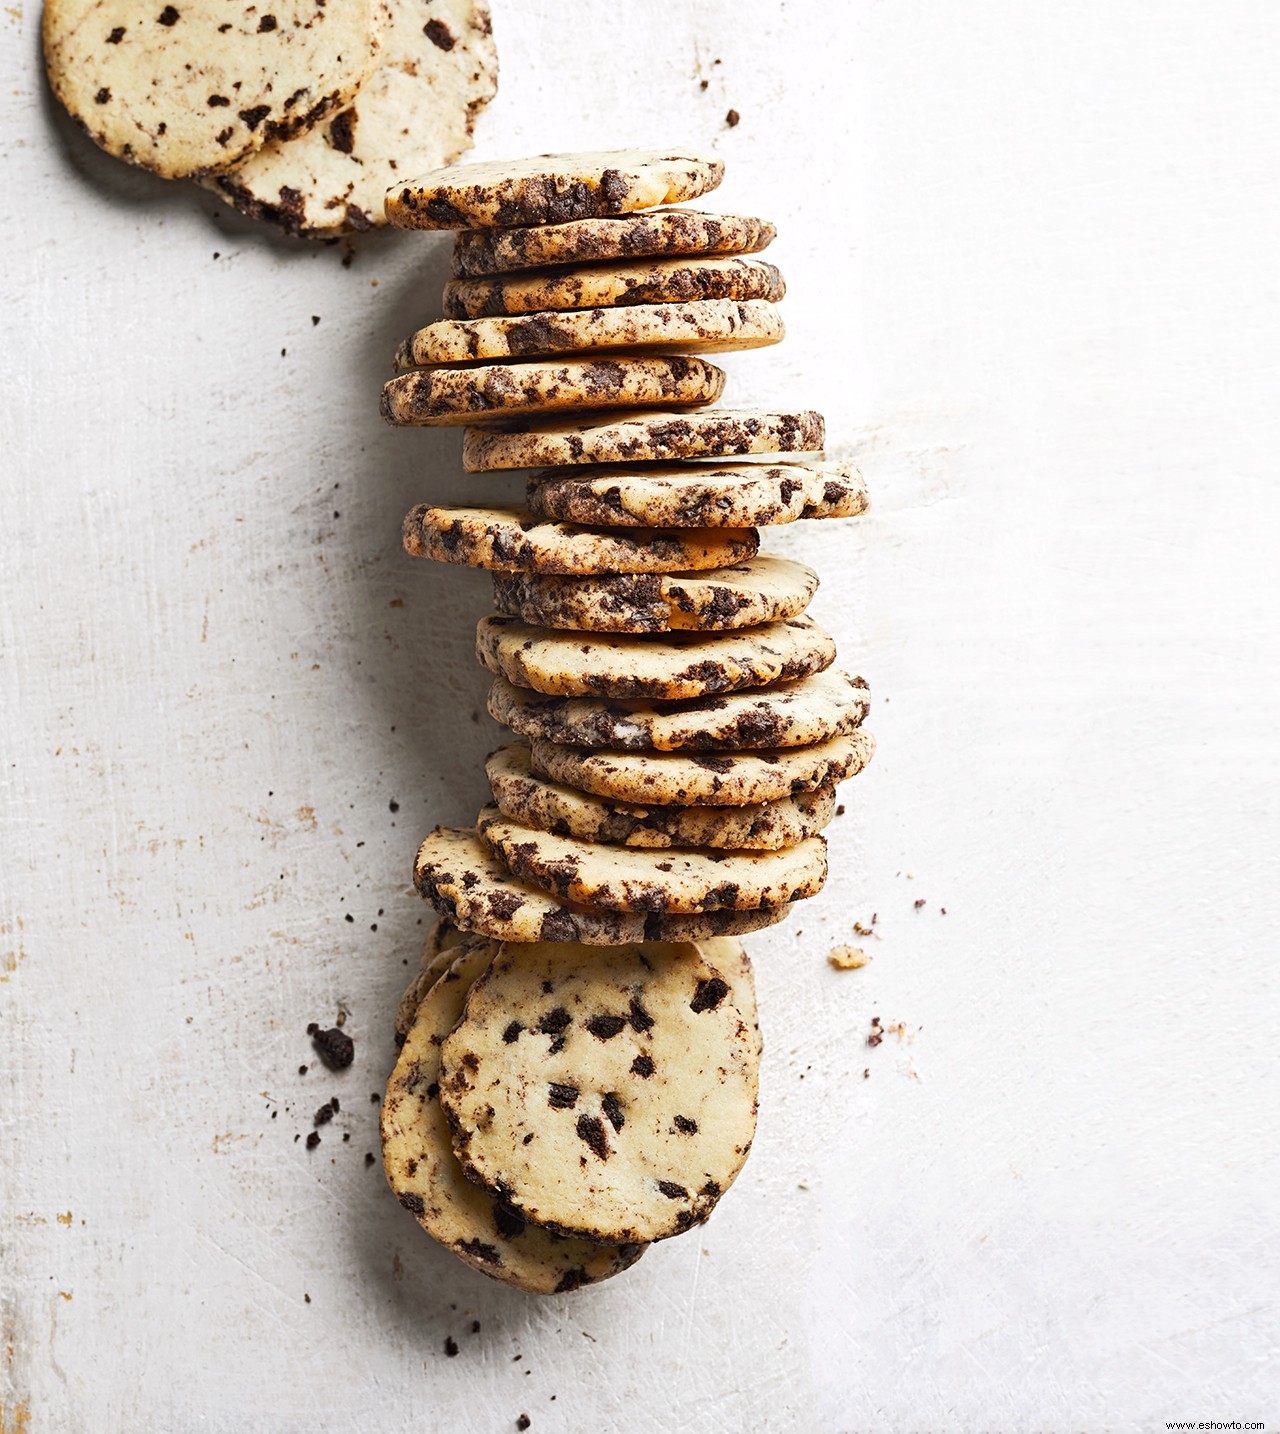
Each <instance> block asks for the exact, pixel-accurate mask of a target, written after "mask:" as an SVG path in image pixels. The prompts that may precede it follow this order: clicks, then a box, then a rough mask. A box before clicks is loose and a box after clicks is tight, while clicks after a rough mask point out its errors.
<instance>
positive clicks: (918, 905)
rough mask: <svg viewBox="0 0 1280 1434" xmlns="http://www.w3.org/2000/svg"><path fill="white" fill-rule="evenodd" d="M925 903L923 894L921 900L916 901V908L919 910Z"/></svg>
mask: <svg viewBox="0 0 1280 1434" xmlns="http://www.w3.org/2000/svg"><path fill="white" fill-rule="evenodd" d="M923 905H924V897H923V896H922V897H920V898H919V900H917V902H916V904H915V906H916V910H917V911H919V910H920V908H921V907H922V906H923Z"/></svg>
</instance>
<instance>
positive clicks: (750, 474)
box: [527, 463, 867, 528]
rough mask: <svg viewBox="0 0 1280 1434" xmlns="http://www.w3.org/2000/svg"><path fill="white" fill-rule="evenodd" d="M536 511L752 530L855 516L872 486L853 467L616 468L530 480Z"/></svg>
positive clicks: (621, 523)
mask: <svg viewBox="0 0 1280 1434" xmlns="http://www.w3.org/2000/svg"><path fill="white" fill-rule="evenodd" d="M527 502H528V504H529V509H530V511H531V512H533V513H538V514H540V515H541V516H542V517H544V518H558V519H560V520H561V521H562V522H569V523H595V524H599V525H600V526H602V527H607V528H613V527H631V526H633V525H634V526H637V527H661V528H718V527H722V526H723V527H726V528H747V527H761V528H763V527H770V526H773V525H775V524H778V523H794V522H795V521H796V520H797V519H799V518H852V517H854V516H856V515H857V514H858V513H864V512H865V511H866V509H867V488H866V484H865V483H864V482H863V481H862V475H861V474H860V473H859V472H858V470H857V469H856V468H854V467H853V465H852V464H848V463H845V464H838V465H837V464H830V465H821V466H814V467H809V466H805V465H801V464H799V463H770V464H768V465H765V464H763V463H672V464H656V463H649V464H639V465H637V466H634V467H632V466H631V465H625V466H624V465H622V464H615V465H612V466H609V467H604V468H581V469H575V470H573V471H572V472H569V473H565V472H563V471H561V470H560V469H556V468H551V469H548V470H547V471H545V472H543V473H535V474H533V475H532V476H531V477H530V478H529V482H528V498H527Z"/></svg>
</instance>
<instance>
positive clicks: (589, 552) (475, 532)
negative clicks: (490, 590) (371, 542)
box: [404, 503, 759, 577]
mask: <svg viewBox="0 0 1280 1434" xmlns="http://www.w3.org/2000/svg"><path fill="white" fill-rule="evenodd" d="M758 545H759V538H758V536H757V534H756V533H755V531H754V530H753V529H749V528H748V529H737V528H718V529H716V530H715V531H714V532H707V533H702V532H699V531H697V530H696V529H692V528H690V529H685V530H682V531H680V532H671V533H661V532H658V531H656V530H654V529H649V528H642V529H635V530H633V531H632V532H629V533H617V532H609V531H597V530H594V529H591V528H575V527H572V526H570V525H568V524H566V523H544V522H541V521H540V520H538V519H536V518H533V517H531V516H530V515H529V513H528V511H527V510H526V509H524V508H519V507H517V506H515V505H514V504H513V505H511V506H509V507H508V506H499V505H497V504H495V505H494V506H493V507H492V508H431V507H428V506H427V504H425V503H420V504H419V505H418V507H416V508H414V509H413V511H412V512H410V513H409V515H408V516H407V517H406V518H405V520H404V546H405V548H406V550H407V551H408V552H410V553H412V554H413V555H414V557H418V558H434V559H435V560H436V562H440V563H462V564H463V565H465V566H466V567H471V568H492V569H497V570H509V571H513V572H534V573H574V574H577V575H579V576H582V577H590V576H592V575H595V574H600V573H662V572H682V571H684V570H686V569H688V570H690V571H694V572H700V571H702V570H703V569H705V568H719V567H729V566H731V565H732V564H733V563H736V562H740V561H742V560H743V559H744V558H750V557H754V556H755V552H756V548H757V546H758Z"/></svg>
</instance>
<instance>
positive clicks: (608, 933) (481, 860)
mask: <svg viewBox="0 0 1280 1434" xmlns="http://www.w3.org/2000/svg"><path fill="white" fill-rule="evenodd" d="M413 876H414V881H415V883H416V884H417V887H418V890H419V891H420V892H421V893H422V894H423V896H425V897H426V898H427V899H428V901H430V902H431V903H432V904H433V905H434V906H435V908H436V910H437V911H438V912H440V914H441V915H442V916H445V917H447V918H448V919H449V920H450V921H451V922H453V924H454V925H455V926H458V927H461V928H462V929H463V930H464V931H474V932H476V933H477V934H478V935H481V936H490V937H492V938H493V939H494V940H496V941H580V942H582V943H583V944H584V945H588V946H616V945H618V944H619V943H621V942H626V941H700V940H703V939H705V938H707V937H710V936H741V935H743V934H744V933H745V932H748V931H759V930H760V929H761V928H762V927H764V926H772V925H774V923H775V922H778V921H781V920H782V919H783V917H784V916H786V915H787V913H788V912H789V911H790V910H791V908H790V906H774V907H764V908H762V909H760V910H758V911H706V912H701V913H699V914H698V915H696V916H684V915H680V916H677V915H670V916H668V915H664V914H659V913H656V912H651V913H649V914H648V915H645V916H640V915H631V914H627V913H623V912H618V911H604V910H601V909H599V908H595V907H586V906H577V905H574V904H572V903H567V902H560V901H557V900H556V899H555V898H554V897H552V896H548V895H547V893H546V892H545V891H541V890H539V889H538V888H537V887H534V886H530V885H529V884H528V883H527V882H523V881H519V880H517V879H516V878H515V877H513V876H512V875H511V874H510V872H508V870H507V868H506V867H505V866H503V864H502V863H501V862H500V861H498V859H497V858H496V857H495V856H494V855H493V853H492V852H491V851H490V850H489V848H488V847H487V846H485V844H484V843H483V842H482V841H481V840H480V838H479V837H478V836H477V835H476V833H475V832H474V831H473V830H471V829H470V828H456V827H437V828H436V829H435V831H433V832H432V833H431V835H430V836H428V837H427V839H426V840H425V841H424V842H423V843H422V845H421V846H420V847H419V848H418V856H417V860H416V861H415V862H414V868H413Z"/></svg>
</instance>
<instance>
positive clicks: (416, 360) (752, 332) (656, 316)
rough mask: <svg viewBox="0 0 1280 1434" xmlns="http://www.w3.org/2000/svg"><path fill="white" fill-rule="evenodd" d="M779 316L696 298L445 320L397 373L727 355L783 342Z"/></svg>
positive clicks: (402, 354) (771, 310) (766, 306)
mask: <svg viewBox="0 0 1280 1434" xmlns="http://www.w3.org/2000/svg"><path fill="white" fill-rule="evenodd" d="M785 332H786V330H785V328H784V326H783V323H782V319H781V318H780V317H779V315H778V310H777V309H776V308H775V307H774V305H772V304H770V303H768V302H766V301H765V300H764V299H750V300H747V301H745V302H743V303H738V302H736V301H735V300H733V299H695V300H693V301H692V302H691V303H687V304H638V305H633V306H632V307H630V308H620V309H580V310H574V311H571V312H568V313H559V314H554V313H537V314H523V315H515V316H510V317H508V316H498V317H495V318H488V319H441V320H440V321H439V322H438V323H434V324H428V325H427V327H426V328H425V329H419V330H418V332H417V333H416V334H414V335H412V337H410V338H407V339H406V340H405V341H404V343H402V344H401V345H400V347H399V348H398V349H397V350H396V357H395V365H396V368H397V369H401V370H403V369H412V368H418V367H422V366H424V365H427V364H437V363H470V362H473V361H474V360H477V359H507V358H537V357H543V356H547V355H550V354H570V353H584V352H588V351H589V352H591V353H598V352H601V351H606V352H607V351H608V350H610V349H644V350H645V351H646V352H654V351H657V352H660V353H689V352H697V353H728V352H730V351H731V350H734V349H757V348H763V347H764V346H765V345H766V344H776V343H779V342H781V340H782V337H783V334H784V333H785Z"/></svg>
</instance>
